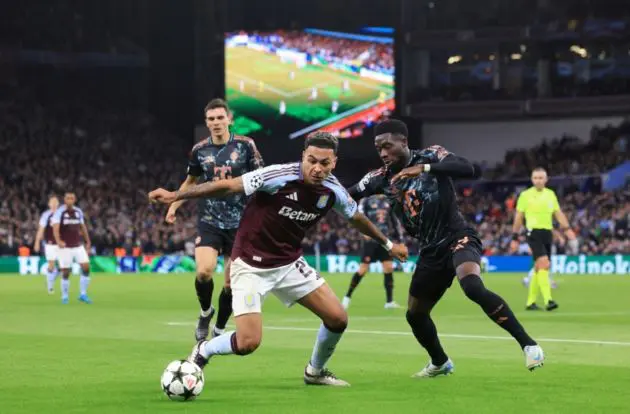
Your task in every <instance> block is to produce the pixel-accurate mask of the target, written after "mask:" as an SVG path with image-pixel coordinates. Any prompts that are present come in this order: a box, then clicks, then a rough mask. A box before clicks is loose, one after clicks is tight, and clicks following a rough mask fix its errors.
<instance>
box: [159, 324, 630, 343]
mask: <svg viewBox="0 0 630 414" xmlns="http://www.w3.org/2000/svg"><path fill="white" fill-rule="evenodd" d="M166 324H167V325H169V326H196V325H197V324H196V323H192V322H167V323H166ZM264 329H268V330H271V331H292V332H317V330H318V329H317V328H302V327H297V326H265V327H264ZM346 332H347V333H354V334H365V335H385V336H410V335H411V333H410V332H400V331H364V330H356V329H348V330H346ZM440 337H442V338H456V339H483V340H496V341H513V340H514V339H512V338H510V337H508V336H492V335H468V334H440ZM537 339H538V340H539V341H540V342H558V343H567V344H586V345H612V346H630V342H620V341H595V340H590V339H565V338H537Z"/></svg>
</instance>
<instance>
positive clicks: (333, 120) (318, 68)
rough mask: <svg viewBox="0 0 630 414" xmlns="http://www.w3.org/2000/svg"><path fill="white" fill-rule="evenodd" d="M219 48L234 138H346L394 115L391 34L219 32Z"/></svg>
mask: <svg viewBox="0 0 630 414" xmlns="http://www.w3.org/2000/svg"><path fill="white" fill-rule="evenodd" d="M225 46H226V50H225V52H226V53H225V55H226V65H225V66H226V82H225V84H226V97H227V100H228V103H229V104H230V106H231V108H232V110H233V111H234V114H235V119H234V125H233V129H234V131H235V132H236V133H239V134H245V135H247V134H255V133H256V132H259V131H260V132H265V131H266V132H269V131H271V132H272V133H273V134H278V133H282V134H284V133H286V134H287V135H288V137H289V138H298V137H301V136H304V135H306V134H308V133H310V132H312V131H315V130H325V131H330V132H334V133H337V134H339V136H341V137H343V138H351V137H355V136H358V135H360V134H361V132H362V130H363V128H365V126H366V125H369V124H370V123H373V122H375V121H377V120H379V119H381V118H382V117H385V116H387V115H389V114H390V113H391V112H392V111H393V110H394V69H395V68H394V44H393V38H391V37H380V36H366V35H359V34H351V33H341V32H332V31H326V30H318V29H305V30H300V31H283V30H279V31H274V32H249V33H248V32H238V33H229V34H227V35H226V38H225ZM280 130H281V131H282V132H280ZM285 136H286V135H285Z"/></svg>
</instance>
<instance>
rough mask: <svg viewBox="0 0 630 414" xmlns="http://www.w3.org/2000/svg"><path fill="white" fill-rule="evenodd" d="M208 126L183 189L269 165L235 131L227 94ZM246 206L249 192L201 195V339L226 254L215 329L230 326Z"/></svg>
mask: <svg viewBox="0 0 630 414" xmlns="http://www.w3.org/2000/svg"><path fill="white" fill-rule="evenodd" d="M204 115H205V117H206V126H207V127H208V130H209V131H210V136H209V137H208V138H206V139H204V140H203V141H201V142H199V143H198V144H196V145H195V146H194V147H193V149H192V153H191V156H190V160H189V162H188V170H187V177H186V180H185V181H184V182H183V183H182V185H181V187H180V189H181V190H185V189H186V188H189V187H190V186H193V185H195V184H196V183H197V181H198V180H199V178H200V177H201V178H203V181H206V182H208V181H218V180H228V179H231V178H233V177H238V176H240V175H242V174H244V173H246V172H249V171H253V170H255V169H258V168H261V167H262V166H263V160H262V157H261V156H260V153H259V152H258V150H257V149H256V145H255V144H254V141H253V140H252V139H251V138H248V137H243V136H239V135H234V134H231V133H230V130H229V126H230V124H231V123H232V113H231V111H230V108H229V107H228V105H227V103H226V102H225V101H224V100H222V99H213V100H212V101H210V102H209V103H208V105H206V107H205V109H204ZM182 203H183V200H181V201H178V202H175V203H173V204H171V206H170V207H169V209H168V212H167V213H166V222H167V223H174V222H175V220H176V216H175V213H176V212H177V209H178V208H179V207H180V206H181V205H182ZM244 208H245V196H244V195H242V194H232V195H230V196H228V197H225V198H222V199H207V200H200V201H199V205H198V210H199V221H198V234H197V239H196V240H195V263H196V265H197V277H196V278H195V290H196V291H197V298H198V299H199V305H200V306H201V314H200V315H199V320H198V322H197V328H196V329H195V338H196V340H197V341H201V340H203V339H206V338H207V336H208V333H209V330H210V320H211V319H212V316H213V315H214V307H213V306H212V292H213V290H214V281H213V279H212V275H213V273H214V270H215V269H216V266H217V257H218V256H219V255H220V254H223V257H224V262H223V264H224V269H225V283H224V285H223V289H222V290H221V294H220V295H219V313H218V315H217V321H216V324H215V326H214V328H213V330H212V335H213V336H217V335H220V334H221V333H223V331H224V330H225V324H226V323H227V321H228V319H229V318H230V314H231V313H232V290H231V289H230V255H231V254H232V245H233V244H234V236H235V235H236V230H237V228H238V223H239V221H240V219H241V215H242V213H243V209H244Z"/></svg>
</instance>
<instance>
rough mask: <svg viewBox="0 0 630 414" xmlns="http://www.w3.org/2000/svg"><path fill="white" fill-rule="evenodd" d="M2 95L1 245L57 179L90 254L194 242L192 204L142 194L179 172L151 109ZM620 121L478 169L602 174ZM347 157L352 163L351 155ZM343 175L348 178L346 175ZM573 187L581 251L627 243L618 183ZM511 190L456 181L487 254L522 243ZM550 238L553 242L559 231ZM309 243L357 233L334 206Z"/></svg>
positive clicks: (355, 246)
mask: <svg viewBox="0 0 630 414" xmlns="http://www.w3.org/2000/svg"><path fill="white" fill-rule="evenodd" d="M0 106H1V108H2V110H1V111H0V117H1V119H0V156H1V157H2V159H3V160H4V162H3V163H2V164H0V172H1V178H0V193H2V194H3V198H2V200H1V201H0V254H15V253H16V252H17V249H18V247H19V246H21V245H24V246H32V244H33V241H34V235H35V232H36V229H37V220H38V217H39V214H40V213H41V212H42V211H43V210H44V209H45V204H46V199H47V196H48V195H49V194H52V193H56V194H59V195H62V193H63V191H65V190H73V191H75V192H76V193H77V196H78V199H79V205H80V206H81V207H82V208H83V210H84V211H85V213H86V215H87V217H88V224H89V227H90V229H91V233H92V240H93V245H94V250H95V252H96V253H98V254H113V252H114V249H115V248H117V247H124V248H126V250H127V251H131V250H132V248H133V247H140V248H141V249H142V251H143V252H144V253H147V254H151V253H158V252H163V253H174V252H185V251H186V250H187V249H188V250H190V249H191V246H190V244H191V241H192V240H193V239H194V235H195V224H196V220H195V215H194V214H195V203H194V202H189V203H187V204H186V205H185V206H184V207H183V208H182V209H180V219H179V220H178V221H177V223H176V224H175V225H174V226H167V225H165V224H164V223H163V218H162V214H163V213H164V212H163V211H162V210H157V209H153V208H152V207H150V206H149V205H148V203H147V201H146V197H145V193H146V191H147V190H149V189H152V188H154V187H156V186H168V187H170V188H173V189H174V188H176V187H177V185H178V184H179V182H180V180H181V179H182V178H183V176H184V171H185V159H186V156H187V153H188V151H189V150H190V144H189V143H187V142H182V141H181V140H178V139H177V138H175V137H173V136H171V135H169V134H168V133H165V132H164V131H162V130H161V129H160V128H159V127H158V125H157V123H156V122H155V121H154V119H153V118H151V117H150V116H149V115H147V114H146V113H143V112H138V111H120V110H118V111H112V110H103V109H98V110H96V109H94V108H91V107H90V106H89V105H87V104H85V105H84V104H76V103H70V102H60V103H57V104H56V105H42V104H38V103H37V102H35V101H33V100H31V99H29V98H28V96H23V97H22V98H18V99H14V100H11V101H7V102H2V103H0ZM628 128H629V127H628V124H624V125H622V126H620V127H608V128H604V129H595V130H594V131H593V140H592V141H591V142H590V143H589V144H587V145H586V146H585V147H583V148H580V147H579V146H578V145H577V144H576V143H575V142H574V141H573V140H572V139H571V138H569V137H564V138H562V139H558V140H553V141H552V142H551V143H545V144H542V145H541V146H539V147H536V148H533V149H528V150H517V151H511V152H509V153H508V154H507V155H506V162H505V164H504V165H502V166H499V167H498V168H496V169H494V170H489V171H486V176H487V177H490V178H513V177H526V176H527V174H528V171H529V169H530V168H531V167H532V166H533V165H534V164H533V162H534V160H536V162H538V161H540V160H545V162H546V164H547V165H548V166H550V168H551V172H552V173H553V174H581V173H600V172H602V171H605V170H606V169H607V168H608V167H610V166H612V165H614V164H615V163H618V162H620V161H621V160H624V159H628V142H627V141H628V138H627V137H628ZM132 138H133V142H132ZM263 152H264V149H263ZM51 154H54V155H51ZM353 168H354V169H359V166H358V165H355V164H354V163H353ZM366 168H367V167H366ZM340 177H341V179H342V180H344V179H345V181H351V179H349V178H346V177H344V175H343V174H340ZM345 184H347V185H350V184H352V182H345ZM571 190H573V191H571ZM575 190H577V188H573V189H571V188H566V189H565V191H566V192H567V194H566V195H565V196H564V197H562V198H561V200H560V203H561V205H562V207H563V208H564V209H565V211H566V212H567V213H568V216H569V219H570V221H571V223H572V225H573V226H574V227H575V229H576V231H577V232H578V233H579V237H580V241H581V243H580V245H581V249H582V251H583V252H585V253H590V254H598V253H601V254H613V253H621V252H624V253H627V252H630V241H629V238H628V237H627V235H628V217H629V215H630V203H629V201H630V200H629V195H630V194H629V191H628V188H627V186H626V189H622V190H618V191H617V192H614V193H601V192H600V191H599V188H598V186H597V185H595V186H593V190H594V191H592V192H583V191H580V192H577V191H575ZM514 191H515V187H510V188H509V189H507V190H506V188H503V187H502V188H501V189H498V188H497V189H494V190H492V191H486V190H483V189H480V188H470V187H463V188H462V196H461V205H462V211H463V213H464V214H465V215H466V218H467V219H468V220H469V221H470V222H471V223H474V224H475V225H476V226H477V228H478V229H479V231H480V232H481V235H482V238H483V244H484V248H485V250H486V253H487V254H525V253H526V249H525V248H524V244H523V245H522V246H519V247H518V248H516V249H514V246H511V245H510V241H511V222H512V217H513V209H514ZM556 238H557V242H558V247H559V248H560V249H562V246H563V245H564V240H563V237H562V235H561V234H559V233H558V234H556ZM407 242H408V244H409V246H410V247H411V251H412V253H414V252H415V251H416V249H417V246H416V245H415V243H414V241H413V240H412V239H411V238H408V240H407ZM186 243H188V246H186ZM316 243H318V248H319V251H320V252H322V253H356V252H357V251H358V250H359V248H360V243H361V238H360V236H359V234H358V233H357V232H356V231H355V230H353V229H350V228H348V227H347V225H345V224H343V222H342V220H341V219H340V218H339V217H337V216H336V215H334V214H331V215H329V216H328V217H326V219H325V220H323V221H322V222H321V223H319V225H318V226H317V231H315V232H313V233H312V234H310V235H309V236H308V237H307V239H306V240H305V241H304V247H305V250H306V252H307V253H312V252H313V251H314V249H315V245H316Z"/></svg>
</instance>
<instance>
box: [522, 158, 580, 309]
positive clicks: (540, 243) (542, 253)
mask: <svg viewBox="0 0 630 414" xmlns="http://www.w3.org/2000/svg"><path fill="white" fill-rule="evenodd" d="M532 184H534V185H533V187H530V188H528V189H527V190H525V191H523V192H522V193H521V194H520V195H519V196H518V201H517V202H516V215H515V217H514V224H513V226H512V232H513V233H514V240H517V239H518V236H519V233H520V231H521V227H522V226H523V217H524V218H525V226H526V228H527V243H528V244H529V247H530V249H531V251H532V256H533V257H534V275H533V276H532V280H531V283H530V284H529V294H528V296H527V307H526V309H527V310H539V309H540V308H539V307H538V305H537V304H536V300H537V299H538V290H539V289H540V293H541V294H542V297H543V300H544V301H545V307H546V309H547V310H548V311H552V310H554V309H557V308H558V304H557V303H556V302H555V301H554V300H553V299H552V298H551V284H550V282H549V268H550V267H551V261H550V260H549V257H550V256H551V245H552V244H553V233H552V230H553V218H555V219H556V220H557V221H558V223H559V224H560V228H561V229H562V230H563V231H564V232H565V235H566V236H567V239H569V246H570V248H571V250H573V251H575V250H577V239H576V237H575V233H574V232H573V230H571V228H570V227H569V221H568V220H567V216H565V215H564V213H563V212H562V210H561V209H560V205H559V204H558V198H557V197H556V193H555V192H554V191H553V190H552V189H550V188H546V187H545V185H546V184H547V172H546V171H545V169H544V168H536V169H535V170H534V171H532Z"/></svg>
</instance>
